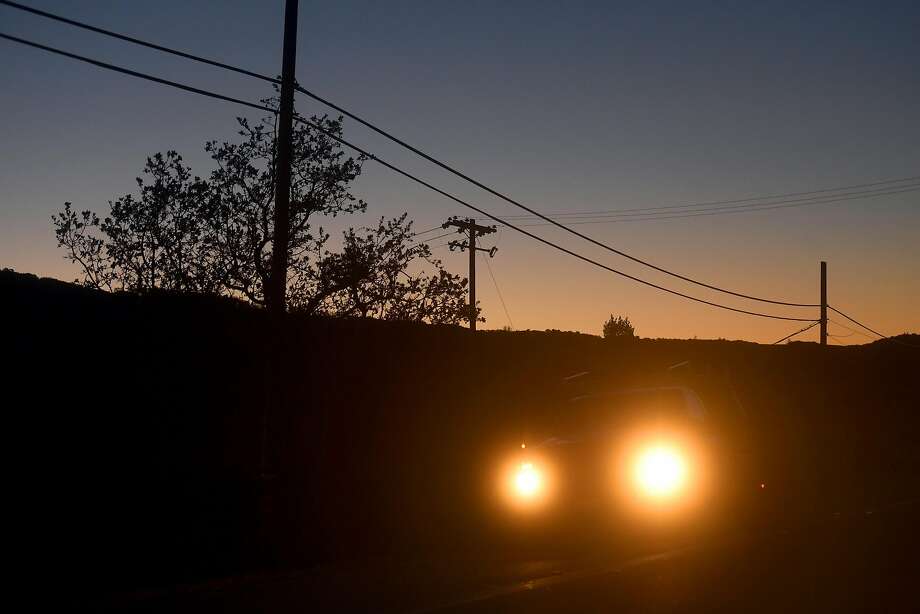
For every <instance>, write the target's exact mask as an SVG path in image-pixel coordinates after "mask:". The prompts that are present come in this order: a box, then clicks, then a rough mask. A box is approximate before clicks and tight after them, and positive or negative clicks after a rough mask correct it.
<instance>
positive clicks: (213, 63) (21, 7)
mask: <svg viewBox="0 0 920 614" xmlns="http://www.w3.org/2000/svg"><path fill="white" fill-rule="evenodd" d="M0 3H3V4H5V5H7V6H10V7H12V8H16V9H19V10H25V11H29V12H31V13H34V14H36V15H40V16H42V17H46V18H49V19H54V20H57V21H61V22H63V23H67V24H70V25H73V26H76V27H80V28H84V29H88V30H90V31H93V32H97V33H99V34H103V35H106V36H112V37H114V38H117V39H119V40H124V41H127V42H131V43H134V44H138V45H143V46H145V47H149V48H151V49H156V50H158V51H163V52H165V53H170V54H173V55H177V56H179V57H183V58H186V59H190V60H194V61H197V62H202V63H205V64H208V65H211V66H216V67H219V68H224V69H227V70H232V71H234V72H238V73H240V74H245V75H248V76H251V77H255V78H258V79H262V80H265V81H270V82H273V83H278V80H277V79H273V78H271V77H267V76H265V75H260V74H258V73H254V72H252V71H248V70H245V69H241V68H236V67H234V66H230V65H229V64H225V63H223V62H217V61H215V60H209V59H207V58H203V57H201V56H196V55H193V54H190V53H185V52H182V51H177V50H175V49H171V48H169V47H164V46H162V45H157V44H154V43H150V42H147V41H144V40H141V39H138V38H134V37H130V36H125V35H122V34H118V33H117V32H112V31H110V30H105V29H103V28H98V27H96V26H91V25H89V24H85V23H83V22H79V21H76V20H72V19H68V18H66V17H61V16H59V15H54V14H52V13H48V12H46V11H39V10H38V9H32V8H31V7H27V6H25V5H22V4H19V3H17V2H8V1H7V0H0ZM129 74H130V73H129ZM296 89H297V91H299V92H301V93H303V94H306V95H307V96H309V97H310V98H312V99H314V100H316V101H317V102H320V103H322V104H324V105H326V106H328V107H330V108H332V109H335V110H336V111H338V112H339V113H342V114H343V115H345V116H347V117H349V118H351V119H353V120H355V121H356V122H358V123H360V124H362V125H364V126H366V127H367V128H369V129H371V130H373V131H374V132H376V133H378V134H380V135H381V136H384V137H385V138H387V139H389V140H390V141H392V142H394V143H397V144H398V145H400V146H402V147H404V148H406V149H408V150H409V151H411V152H413V153H415V154H417V155H419V156H421V157H423V158H424V159H426V160H428V161H429V162H431V163H433V164H436V165H437V166H439V167H441V168H443V169H444V170H446V171H448V172H450V173H452V174H454V175H456V176H457V177H460V178H461V179H464V180H465V181H468V182H470V183H472V184H473V185H475V186H477V187H479V188H481V189H483V190H485V191H487V192H489V193H490V194H492V195H494V196H497V197H499V198H501V199H502V200H505V201H506V202H508V203H511V204H512V205H514V206H516V207H519V208H521V209H523V210H524V211H527V212H528V213H530V214H532V215H535V216H536V217H539V218H540V219H542V220H544V221H546V222H548V223H550V224H552V225H554V226H557V227H559V228H561V229H562V230H565V231H566V232H569V233H571V234H573V235H575V236H576V237H579V238H581V239H583V240H585V241H588V242H589V243H592V244H593V245H596V246H597V247H600V248H602V249H605V250H607V251H609V252H611V253H614V254H617V255H619V256H622V257H624V258H627V259H629V260H632V261H633V262H636V263H638V264H641V265H643V266H646V267H649V268H651V269H654V270H656V271H658V272H660V273H664V274H666V275H670V276H671V277H675V278H677V279H680V280H683V281H686V282H689V283H692V284H696V285H698V286H701V287H704V288H708V289H710V290H715V291H717V292H722V293H724V294H730V295H732V296H737V297H739V298H744V299H748V300H752V301H759V302H762V303H771V304H774V305H786V306H790V307H817V305H816V304H814V303H794V302H790V301H777V300H773V299H766V298H761V297H756V296H753V295H749V294H743V293H741V292H734V291H732V290H727V289H725V288H721V287H719V286H715V285H712V284H708V283H705V282H702V281H699V280H696V279H693V278H691V277H687V276H685V275H681V274H679V273H675V272H673V271H670V270H668V269H665V268H663V267H659V266H657V265H655V264H652V263H651V262H648V261H646V260H643V259H641V258H637V257H635V256H632V255H630V254H628V253H626V252H624V251H622V250H619V249H616V248H615V247H613V246H611V245H608V244H606V243H603V242H601V241H598V240H596V239H593V238H592V237H589V236H587V235H585V234H584V233H581V232H579V231H577V230H574V229H572V228H569V227H568V226H566V225H564V224H561V223H559V222H557V221H555V220H553V219H552V218H550V217H547V216H545V215H543V214H542V213H540V212H538V211H536V210H535V209H531V208H530V207H527V206H526V205H524V204H522V203H520V202H518V201H516V200H514V199H512V198H511V197H509V196H507V195H505V194H502V193H501V192H498V191H497V190H495V189H493V188H491V187H489V186H487V185H485V184H483V183H481V182H479V181H477V180H476V179H473V178H472V177H470V176H468V175H466V174H464V173H462V172H460V171H458V170H457V169H455V168H453V167H451V166H450V165H448V164H446V163H444V162H442V161H440V160H438V159H436V158H434V157H432V156H430V155H428V154H427V153H425V152H423V151H422V150H420V149H418V148H416V147H414V146H412V145H410V144H409V143H407V142H405V141H403V140H401V139H399V138H397V137H396V136H394V135H392V134H390V133H389V132H387V131H385V130H383V129H381V128H379V127H377V126H375V125H374V124H372V123H370V122H368V121H366V120H364V119H362V118H361V117H359V116H357V115H355V114H354V113H351V112H350V111H348V110H346V109H344V108H342V107H340V106H338V105H336V104H335V103H333V102H331V101H329V100H326V99H325V98H322V97H321V96H319V95H317V94H314V93H313V92H311V91H309V90H307V89H305V88H303V87H301V86H299V85H298V86H296Z"/></svg>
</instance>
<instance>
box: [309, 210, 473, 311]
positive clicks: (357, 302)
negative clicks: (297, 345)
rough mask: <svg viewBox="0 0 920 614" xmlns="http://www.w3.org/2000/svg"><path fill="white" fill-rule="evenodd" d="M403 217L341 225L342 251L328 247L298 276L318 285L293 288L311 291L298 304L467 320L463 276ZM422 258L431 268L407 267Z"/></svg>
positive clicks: (320, 308)
mask: <svg viewBox="0 0 920 614" xmlns="http://www.w3.org/2000/svg"><path fill="white" fill-rule="evenodd" d="M406 217H407V216H406V214H403V215H402V216H400V217H398V218H394V219H391V220H385V219H384V218H381V219H380V221H379V222H378V225H377V228H375V229H370V228H365V229H363V230H362V231H360V232H358V231H355V230H354V229H349V230H348V231H346V232H345V233H344V235H343V248H342V251H341V252H340V253H336V254H333V253H327V254H326V257H325V258H323V259H321V260H320V261H319V266H318V267H317V269H318V271H317V274H313V275H306V276H303V277H304V278H306V279H315V280H317V281H318V285H319V286H321V289H317V288H313V289H310V290H308V291H306V292H302V293H301V292H298V291H297V290H298V289H296V288H295V292H293V295H294V296H295V297H297V296H301V295H303V296H310V297H312V298H311V300H310V301H308V302H306V303H298V304H297V308H299V309H303V310H305V311H308V312H309V311H324V312H327V313H332V314H336V315H349V316H358V317H376V318H381V319H386V320H412V321H426V322H431V323H436V324H441V323H456V322H459V321H463V320H468V318H469V309H468V308H467V307H466V298H465V295H466V286H467V280H466V279H464V278H461V277H460V276H459V275H452V274H450V273H448V272H447V271H445V270H444V268H443V266H442V264H441V261H440V260H438V259H436V258H433V257H432V255H431V250H430V248H429V247H428V245H426V244H425V243H420V242H413V241H412V237H413V235H412V223H411V222H407V220H406ZM424 264H428V265H430V266H431V267H432V268H434V273H433V274H428V273H426V272H424V271H418V272H415V273H410V272H409V269H410V267H412V266H413V265H416V266H418V265H424Z"/></svg>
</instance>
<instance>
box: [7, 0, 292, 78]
mask: <svg viewBox="0 0 920 614" xmlns="http://www.w3.org/2000/svg"><path fill="white" fill-rule="evenodd" d="M0 4H4V5H6V6H8V7H10V8H14V9H18V10H20V11H26V12H28V13H32V14H34V15H38V16H39V17H45V18H47V19H53V20H54V21H59V22H61V23H66V24H67V25H70V26H75V27H77V28H83V29H84V30H89V31H90V32H96V33H97V34H103V35H105V36H111V37H112V38H117V39H118V40H123V41H125V42H128V43H133V44H135V45H141V46H142V47H148V48H150V49H156V50H157V51H162V52H164V53H169V54H171V55H175V56H178V57H180V58H185V59H187V60H194V61H195V62H201V63H202V64H208V65H210V66H215V67H217V68H223V69H224V70H229V71H232V72H235V73H239V74H241V75H246V76H248V77H255V78H256V79H262V80H263V81H269V82H271V83H281V80H280V79H275V78H273V77H268V76H266V75H260V74H259V73H257V72H253V71H251V70H246V69H245V68H239V67H237V66H231V65H230V64H224V63H223V62H218V61H217V60H210V59H208V58H203V57H201V56H200V55H193V54H191V53H186V52H184V51H179V50H178V49H172V48H170V47H164V46H163V45H157V44H156V43H151V42H149V41H145V40H142V39H139V38H134V37H133V36H127V35H125V34H119V33H118V32H113V31H112V30H106V29H104V28H99V27H96V26H94V25H90V24H88V23H84V22H82V21H77V20H75V19H69V18H67V17H63V16H61V15H55V14H54V13H49V12H48V11H42V10H39V9H36V8H32V7H31V6H26V5H25V4H20V3H18V2H9V1H8V0H0Z"/></svg>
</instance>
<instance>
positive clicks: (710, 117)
mask: <svg viewBox="0 0 920 614" xmlns="http://www.w3.org/2000/svg"><path fill="white" fill-rule="evenodd" d="M282 4H283V3H282V2H281V1H280V0H276V1H272V2H255V1H250V2H242V1H234V2H229V1H228V2H205V1H183V2H179V1H172V0H168V1H163V2H156V3H154V2H144V3H142V2H114V1H110V2H102V1H83V2H79V3H72V2H58V1H52V0H43V1H39V0H33V2H32V5H33V6H36V7H39V8H46V9H48V10H51V11H56V12H60V13H62V14H64V15H67V16H70V17H73V18H75V19H81V20H86V21H90V22H92V23H95V24H97V25H100V26H102V27H106V28H110V29H114V30H118V31H122V32H124V33H127V34H131V35H135V36H138V37H141V38H148V39H152V40H156V41H158V42H160V43H162V44H165V45H170V46H175V47H178V48H180V49H183V50H187V51H190V52H192V53H197V54H201V55H205V56H209V57H214V58H216V59H220V60H222V61H226V62H228V63H231V64H237V65H240V66H243V67H246V68H249V69H251V70H255V71H257V72H263V73H269V74H276V73H277V72H279V71H280V68H279V66H280V55H281V29H282V11H283V7H282ZM0 26H2V28H0V29H2V30H3V31H5V32H8V33H11V34H14V35H20V36H24V37H26V38H32V39H36V40H38V41H40V42H46V43H48V44H52V45H57V46H61V47H64V48H66V49H69V50H73V51H75V52H78V53H84V54H87V55H91V56H94V57H98V58H100V59H104V60H108V61H112V62H115V63H120V64H125V65H129V66H131V67H133V68H136V69H137V70H142V71H149V72H153V73H156V74H158V75H161V76H164V77H167V78H172V79H175V80H178V81H183V82H188V83H194V84H197V85H199V86H201V87H205V88H211V89H215V90H218V91H220V92H222V93H226V94H230V95H234V96H238V97H241V98H246V99H251V100H256V99H258V98H260V97H262V96H265V95H267V94H268V93H269V89H268V88H267V87H266V84H263V83H261V82H258V81H254V80H250V79H247V78H245V77H240V76H234V75H233V74H229V73H225V72H222V71H220V70H217V69H208V68H205V67H201V66H198V65H196V64H193V63H190V62H184V61H181V60H179V59H172V58H170V57H165V56H163V55H161V54H157V53H156V52H153V51H149V50H144V49H140V48H135V47H132V46H130V45H127V44H120V43H118V42H116V41H110V40H107V39H105V38H104V37H100V36H95V35H92V34H90V33H87V32H81V31H78V30H74V29H71V28H68V27H66V26H63V25H58V24H54V23H52V22H48V21H46V20H44V19H41V18H38V17H34V16H29V15H25V14H22V13H19V12H18V11H14V10H12V9H9V8H6V7H0ZM918 32H920V3H916V2H841V1H836V2H810V3H794V2H753V3H750V4H749V5H747V6H742V3H738V2H671V3H666V2H643V3H634V2H629V3H625V2H624V3H618V2H597V3H588V2H585V3H576V2H567V3H559V2H552V3H550V2H545V3H544V2H502V3H494V2H413V3H397V2H366V3H363V2H327V3H314V2H308V1H306V0H302V2H301V17H300V29H299V35H300V42H299V44H300V49H299V54H298V71H297V73H298V79H299V80H300V82H301V83H302V84H303V85H305V86H306V87H308V88H309V89H313V90H315V91H316V92H318V93H320V94H321V95H324V96H327V97H329V98H331V99H333V100H335V101H337V102H338V103H339V104H341V105H343V106H345V107H346V108H350V109H352V110H353V111H355V112H357V113H358V114H360V115H364V116H365V117H366V118H368V119H370V120H372V121H374V122H377V123H379V124H380V125H382V126H385V127H388V128H389V129H391V130H392V131H393V132H395V133H396V134H397V135H400V136H402V137H404V138H405V139H406V140H409V141H410V142H413V143H415V144H417V145H418V146H419V147H421V148H423V149H426V150H428V151H430V152H431V153H434V154H435V155H437V156H439V157H441V158H443V159H446V160H448V161H450V162H452V163H454V164H455V165H456V166H458V167H459V168H461V169H463V170H465V171H467V172H468V173H470V174H472V175H474V176H476V177H478V178H480V179H482V180H483V181H485V182H487V183H491V184H494V185H495V186H496V187H498V188H499V189H501V190H504V191H505V192H506V193H509V194H511V195H513V196H515V197H516V198H518V199H519V200H522V201H524V202H526V203H527V204H529V205H531V206H533V207H534V208H537V209H540V210H544V211H554V212H555V211H567V210H568V211H583V210H598V209H599V210H607V209H618V208H631V207H640V206H655V205H672V204H682V203H689V202H696V201H708V200H721V199H731V198H743V197H746V196H754V195H760V194H772V193H780V192H793V191H800V190H811V189H820V188H826V187H832V186H838V185H847V184H856V183H863V182H868V181H874V180H878V179H888V178H895V177H905V176H911V175H920V111H918V109H920V71H918V69H917V62H918V58H920V36H918V35H917V33H918ZM0 83H2V84H3V87H2V89H0V141H2V144H3V147H2V148H0V264H2V266H9V267H12V268H15V269H17V270H20V271H31V272H34V273H37V274H40V275H48V276H53V277H58V278H63V279H72V278H73V277H74V275H75V274H76V271H75V270H73V269H72V268H71V267H70V265H69V264H68V263H67V262H65V261H64V260H63V259H62V257H61V256H62V254H61V253H59V252H58V251H57V250H56V248H55V241H54V236H53V232H52V230H51V225H50V222H49V216H50V215H51V214H52V213H54V212H55V211H57V210H58V209H59V208H60V207H61V205H62V203H63V202H64V201H65V200H70V201H73V202H74V204H75V206H76V207H78V208H93V209H96V210H99V211H102V210H104V209H105V206H106V202H107V200H109V199H111V198H114V197H116V196H118V195H121V194H124V193H126V192H129V191H131V190H132V189H133V187H134V183H133V182H134V177H135V176H136V175H137V174H138V173H139V171H140V169H141V167H142V165H143V162H144V158H145V156H147V155H149V154H152V153H154V152H156V151H161V150H166V149H176V150H178V151H179V152H180V153H182V154H183V155H184V156H185V158H186V160H187V161H188V162H189V163H191V164H192V166H193V167H194V169H195V170H196V172H198V173H199V174H202V175H204V174H206V173H207V172H208V171H209V170H210V168H211V167H210V164H209V162H208V159H207V156H206V155H205V154H204V152H203V149H202V145H203V143H204V142H205V141H206V140H209V139H227V138H231V137H232V134H233V129H234V120H233V118H234V116H235V115H238V114H246V112H245V110H244V109H238V108H236V107H234V106H233V105H231V104H227V103H222V102H218V101H214V100H209V99H204V98H199V97H196V96H195V95H192V94H186V93H183V92H179V91H176V90H172V89H169V88H164V87H162V86H158V85H155V84H151V83H146V82H141V81H138V80H135V79H132V78H130V77H125V76H121V75H117V74H114V73H109V72H106V71H102V70H99V69H97V68H94V67H91V66H88V65H81V64H79V63H76V62H74V61H71V60H67V59H64V58H58V57H53V56H50V55H48V54H46V53H44V52H41V51H37V50H33V49H29V48H24V47H20V46H17V45H14V44H12V43H8V42H5V41H0ZM298 108H299V110H300V111H301V112H303V113H310V112H313V111H321V110H322V109H321V108H320V107H319V106H318V105H316V104H313V103H311V102H310V101H309V100H301V101H300V102H299V104H298ZM346 135H347V136H348V137H349V138H351V139H353V140H355V141H357V142H359V143H362V144H364V145H366V146H368V147H369V148H370V149H372V150H373V151H377V152H379V153H380V154H381V155H382V156H383V157H385V158H387V159H389V160H391V161H393V162H395V163H399V164H401V165H405V166H406V167H407V168H408V169H411V170H413V171H416V172H418V173H419V174H421V175H423V176H424V177H426V178H428V179H431V180H433V181H435V182H436V183H438V185H442V186H443V187H445V188H446V189H449V190H451V191H455V192H456V193H457V194H458V195H462V196H464V197H468V198H469V199H470V200H472V201H473V202H476V203H477V204H480V205H482V206H483V207H486V208H488V209H489V210H491V211H494V212H495V213H497V214H513V213H517V211H515V210H514V209H513V208H511V207H510V206H508V205H505V204H503V203H501V202H500V201H496V199H494V198H490V197H488V196H487V195H485V194H482V193H480V192H478V191H477V190H476V189H475V188H472V187H470V186H466V185H463V184H462V183H460V182H459V181H457V180H455V179H453V178H451V177H450V176H447V175H445V173H443V172H441V171H438V170H437V169H435V168H433V167H431V166H430V165H427V164H425V163H424V162H421V161H418V160H415V159H413V158H412V157H411V155H410V154H407V153H404V152H402V151H400V150H399V149H397V148H396V147H395V146H392V145H390V144H388V143H386V142H385V141H383V140H382V139H381V138H379V137H376V136H374V135H372V134H370V133H368V131H367V130H364V129H362V128H361V127H360V126H356V125H353V124H346ZM355 191H356V192H357V193H358V194H359V195H361V196H362V197H364V198H365V199H366V200H367V201H368V202H369V203H370V205H371V206H370V210H369V214H368V216H369V217H376V216H379V215H395V214H397V213H399V212H401V211H409V212H410V215H411V216H412V217H414V218H415V219H416V221H417V224H418V226H417V227H418V228H420V229H424V228H429V227H432V226H435V225H436V224H439V223H440V222H441V221H443V219H444V218H445V217H446V216H447V215H451V214H463V213H465V212H464V211H463V210H462V209H460V208H459V207H458V206H457V205H455V204H451V203H450V202H449V201H445V200H444V199H443V198H441V197H439V196H438V195H436V194H433V193H427V192H425V191H423V189H421V188H419V187H416V186H414V185H411V184H409V183H408V182H407V181H406V180H404V179H402V178H399V177H398V176H394V175H392V173H390V172H389V171H387V170H386V169H383V168H380V167H375V166H374V165H373V164H372V163H368V164H367V166H366V167H365V173H364V175H363V176H362V177H361V178H360V179H359V181H358V183H357V184H356V186H355ZM365 221H366V220H364V219H354V220H350V222H351V223H353V224H361V223H364V222H365ZM332 227H333V228H336V226H332ZM535 230H538V231H540V232H541V233H542V234H545V235H546V236H547V237H550V238H553V239H559V240H562V241H565V242H566V244H567V245H569V246H571V247H575V248H577V249H579V251H583V252H584V253H585V254H587V255H592V256H595V257H597V258H598V259H601V260H603V261H604V262H606V263H608V264H610V265H611V266H614V267H617V268H621V269H622V270H624V271H626V272H629V273H632V274H639V275H642V276H643V277H646V278H648V279H650V280H652V281H656V282H660V283H666V284H667V285H669V286H672V287H674V288H675V289H679V290H683V291H688V292H692V293H695V294H698V295H700V296H703V297H706V298H719V297H718V295H713V294H711V293H706V292H703V291H697V290H695V289H694V288H693V287H692V286H687V285H686V284H680V283H677V282H676V281H675V282H672V281H670V280H668V279H667V278H665V277H662V276H661V275H659V274H654V273H653V272H648V271H646V270H643V269H642V268H641V267H639V266H638V265H635V264H633V263H629V262H628V261H624V260H623V259H621V258H618V257H616V256H614V255H612V254H605V253H603V252H599V251H598V250H597V249H592V248H590V247H589V246H585V245H583V244H581V243H580V242H578V241H577V240H575V239H574V238H572V239H569V238H566V237H565V236H564V235H562V234H560V233H559V232H557V231H554V230H547V229H546V228H537V229H535ZM579 230H581V231H584V232H586V233H588V234H590V235H592V236H595V237H596V238H598V239H601V240H604V241H608V242H610V243H612V244H614V245H616V246H617V247H618V248H620V249H623V250H625V251H630V252H632V253H635V254H636V255H638V256H640V257H643V258H646V259H648V260H651V261H652V262H654V263H656V264H659V265H661V266H665V267H671V268H674V269H677V270H678V271H680V272H682V273H684V274H687V275H691V276H696V277H700V278H703V279H705V280H709V281H712V282H714V283H718V284H720V285H725V286H729V287H732V288H734V289H737V290H739V291H742V292H747V293H753V294H759V295H770V296H778V297H783V298H788V299H792V300H796V301H803V302H812V301H813V300H817V290H818V288H817V281H818V261H819V260H821V259H824V260H827V261H828V262H829V271H830V273H829V278H830V282H829V297H830V302H831V303H832V304H835V305H837V306H838V307H839V308H841V309H843V310H844V311H849V312H852V314H853V315H855V316H856V317H857V318H861V319H864V320H865V321H866V322H867V323H869V324H870V325H871V326H874V327H875V328H877V329H878V330H881V331H882V332H886V333H889V334H895V333H899V332H903V331H905V330H914V331H918V330H920V241H918V239H917V237H918V236H920V192H917V193H912V194H903V195H898V196H889V197H885V198H878V199H873V200H861V201H850V202H844V203H837V204H827V205H819V206H813V207H802V208H798V209H785V210H778V211H762V212H757V213H746V214H740V215H728V216H713V217H701V218H695V219H693V218H691V219H675V220H661V221H652V222H641V223H629V224H625V223H620V224H601V225H592V226H580V227H579ZM493 237H496V239H497V240H498V247H499V252H498V255H497V256H496V258H495V259H494V260H493V261H492V266H493V269H494V271H495V275H496V277H497V279H498V283H499V284H500V287H501V290H502V293H503V294H504V297H505V301H506V302H507V305H508V309H509V311H510V314H511V317H512V319H513V324H514V327H515V328H519V329H523V328H536V329H544V328H561V329H574V330H582V331H585V332H591V333H597V332H599V331H600V327H601V323H602V321H603V320H604V319H605V318H606V316H607V315H608V314H609V313H611V312H613V313H622V314H626V315H628V316H629V317H630V318H631V319H632V320H633V322H634V323H636V325H637V328H638V332H639V334H640V335H642V336H650V337H658V336H661V337H692V336H699V337H706V338H709V337H726V338H742V339H750V340H757V341H773V340H775V339H777V338H779V337H781V336H783V335H785V334H786V333H788V332H792V331H793V330H795V329H796V328H798V327H799V326H797V324H796V323H794V322H775V321H767V320H761V319H757V318H751V317H747V316H742V315H736V314H731V313H728V312H724V311H720V310H714V309H711V308H708V307H705V306H701V305H695V304H692V303H688V302H686V301H683V300H681V299H678V298H676V297H670V296H666V295H662V294H660V293H658V292H656V291H654V290H651V289H648V288H644V287H641V286H637V285H636V284H634V283H633V282H630V281H628V280H624V279H621V278H617V277H614V276H612V275H611V274H609V273H605V272H603V271H600V270H595V269H593V268H591V267H589V266H588V265H585V264H583V263H580V262H578V261H575V260H572V259H570V258H568V257H566V256H564V255H559V254H557V253H554V252H552V251H550V250H549V249H548V248H545V247H542V246H540V245H536V244H533V243H532V242H531V241H529V240H527V239H525V238H519V237H516V236H513V232H511V231H508V230H505V231H503V232H502V233H501V234H500V235H493ZM440 242H441V241H436V242H435V243H440ZM491 243H493V242H489V243H487V245H490V244H491ZM439 253H440V254H443V257H444V259H445V262H446V263H447V265H448V266H449V267H450V268H451V269H453V270H455V271H457V272H465V265H466V258H465V256H464V255H462V254H458V253H454V254H451V253H450V252H447V251H446V250H444V249H440V250H439ZM479 282H480V283H479V288H480V290H479V295H480V300H481V301H482V306H483V308H484V310H485V315H486V317H487V318H488V323H487V327H499V326H501V325H503V324H506V323H507V320H506V318H505V315H504V312H503V311H502V309H501V305H500V303H499V302H498V298H497V295H496V293H495V290H494V288H493V286H492V281H491V279H489V277H488V274H487V272H486V271H485V269H484V267H482V268H481V273H480V276H479ZM730 303H731V304H733V305H736V306H738V307H741V308H757V305H756V304H752V303H748V302H745V301H741V300H734V301H730ZM774 312H778V313H781V314H787V315H799V314H804V316H803V317H808V316H810V315H812V314H811V312H810V311H808V310H804V311H802V310H794V309H787V310H783V309H775V310H774ZM837 319H839V318H837ZM831 332H832V333H840V334H847V331H845V330H843V329H841V328H839V327H836V326H835V325H831ZM803 338H813V336H810V337H809V336H803ZM861 340H862V338H861V337H859V336H856V335H854V336H850V337H847V338H843V339H838V340H837V341H839V342H841V343H847V342H853V341H861Z"/></svg>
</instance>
